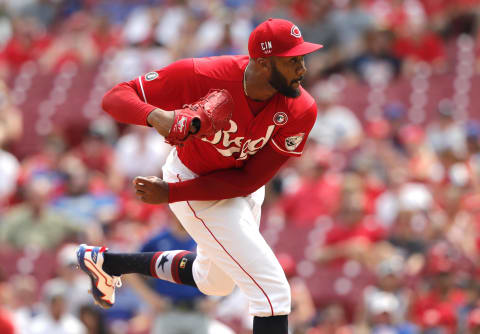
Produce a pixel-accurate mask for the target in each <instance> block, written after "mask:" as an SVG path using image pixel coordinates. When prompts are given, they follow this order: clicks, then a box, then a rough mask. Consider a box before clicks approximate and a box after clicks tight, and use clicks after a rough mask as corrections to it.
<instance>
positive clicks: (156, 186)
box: [134, 106, 316, 204]
mask: <svg viewBox="0 0 480 334" xmlns="http://www.w3.org/2000/svg"><path fill="white" fill-rule="evenodd" d="M312 108H313V107H312ZM308 112H309V116H308V117H307V119H304V120H303V121H307V122H306V123H305V124H304V125H303V131H304V132H303V133H304V134H305V136H304V138H303V139H302V142H300V143H295V150H290V147H289V146H288V144H283V145H286V146H284V149H281V150H279V149H278V147H277V146H278V145H275V144H273V143H272V144H271V145H266V146H264V147H263V148H262V149H261V150H260V151H259V152H257V153H256V154H255V155H253V156H252V157H251V158H250V159H249V160H247V162H246V163H245V165H244V166H243V168H232V169H225V170H219V171H215V172H212V173H210V174H207V175H202V176H199V177H197V178H195V179H191V180H186V181H183V180H181V179H179V182H176V183H167V182H165V181H163V180H162V179H160V178H158V177H154V176H151V177H137V178H135V180H134V187H135V189H136V194H137V196H138V197H139V198H140V199H141V200H142V201H144V202H146V203H151V204H159V203H166V202H168V203H174V202H180V201H189V200H192V201H193V200H198V201H212V200H221V199H227V198H234V197H240V196H246V195H248V194H251V193H252V192H254V191H255V190H257V189H258V188H260V187H261V186H263V185H265V184H266V183H267V182H268V181H269V180H270V179H272V178H273V176H274V175H275V174H276V173H277V171H278V170H279V169H280V168H281V167H282V165H283V164H284V163H285V162H286V161H287V160H288V159H289V157H290V156H292V153H295V152H294V151H296V150H297V149H298V148H300V147H301V148H303V146H304V144H305V143H304V141H305V140H306V139H307V136H308V133H309V132H310V130H311V128H312V127H313V123H314V122H315V116H313V117H311V115H312V113H313V112H315V114H316V106H314V110H313V109H311V110H309V111H308ZM296 131H298V128H297V129H296V130H293V132H296ZM286 138H289V137H286ZM300 154H301V153H300Z"/></svg>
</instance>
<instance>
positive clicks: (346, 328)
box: [307, 304, 355, 334]
mask: <svg viewBox="0 0 480 334" xmlns="http://www.w3.org/2000/svg"><path fill="white" fill-rule="evenodd" d="M353 333H355V331H354V328H353V326H350V325H349V324H348V320H347V318H346V315H345V310H344V309H343V307H342V306H341V305H339V304H332V305H328V306H327V307H325V309H324V310H323V311H322V312H321V313H320V319H319V324H318V325H317V326H315V327H312V328H310V329H309V330H308V331H307V334H353Z"/></svg>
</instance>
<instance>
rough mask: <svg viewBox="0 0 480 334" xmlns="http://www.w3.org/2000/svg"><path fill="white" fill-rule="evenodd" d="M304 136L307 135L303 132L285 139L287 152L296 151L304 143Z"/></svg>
mask: <svg viewBox="0 0 480 334" xmlns="http://www.w3.org/2000/svg"><path fill="white" fill-rule="evenodd" d="M304 135H305V134H304V133H303V132H302V133H299V134H296V135H295V136H291V137H287V138H286V139H285V147H286V148H287V151H294V150H295V149H296V148H297V147H298V145H300V143H301V142H302V140H303V136H304Z"/></svg>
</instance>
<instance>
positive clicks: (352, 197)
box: [315, 173, 386, 267]
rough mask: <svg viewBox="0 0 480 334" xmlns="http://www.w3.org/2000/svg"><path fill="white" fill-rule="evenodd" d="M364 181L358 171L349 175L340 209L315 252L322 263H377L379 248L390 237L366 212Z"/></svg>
mask: <svg viewBox="0 0 480 334" xmlns="http://www.w3.org/2000/svg"><path fill="white" fill-rule="evenodd" d="M363 181H364V180H362V179H361V178H360V177H359V176H358V175H356V174H354V173H350V174H347V175H345V177H344V179H343V184H342V189H341V197H340V205H339V210H338V212H336V214H335V215H334V217H333V220H334V223H333V224H332V225H331V226H330V227H329V228H328V229H327V230H326V232H325V238H324V240H322V243H321V245H320V247H319V248H318V249H317V251H316V253H315V258H316V260H317V261H319V262H320V263H321V264H324V265H327V266H332V267H339V266H342V265H343V264H344V263H345V262H346V261H348V260H356V261H358V262H359V263H360V264H362V265H364V266H366V267H371V266H374V265H376V261H378V259H377V256H378V255H379V254H377V253H376V252H375V247H376V246H377V245H378V244H377V243H379V242H380V241H382V240H383V239H384V238H385V237H386V231H385V229H384V228H383V227H382V226H381V225H380V224H379V223H378V222H377V221H375V219H374V218H373V217H372V216H370V215H368V214H367V212H366V197H365V193H364V190H365V189H364V182H363Z"/></svg>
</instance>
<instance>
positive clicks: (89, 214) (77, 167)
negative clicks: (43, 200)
mask: <svg viewBox="0 0 480 334" xmlns="http://www.w3.org/2000/svg"><path fill="white" fill-rule="evenodd" d="M59 169H60V171H61V172H62V173H63V175H64V178H65V190H64V193H63V194H61V195H60V196H58V197H57V198H56V199H55V200H54V201H53V203H52V206H53V208H54V209H56V210H58V211H59V212H61V213H62V214H64V215H65V216H66V217H67V218H69V219H70V220H72V221H74V222H76V223H77V224H78V226H79V228H85V227H86V226H87V225H88V226H89V227H90V228H89V230H90V231H92V230H94V229H95V226H96V227H97V228H98V227H99V226H98V224H108V223H109V222H110V221H112V220H113V219H114V218H115V217H116V215H117V213H118V212H117V210H118V203H117V200H118V198H117V195H116V194H114V193H112V192H111V191H110V190H108V189H102V188H100V189H98V192H93V191H90V186H92V184H91V183H90V182H91V180H92V179H91V177H90V176H91V175H90V171H89V170H88V168H87V167H86V166H85V164H84V163H83V162H82V161H81V160H79V159H78V158H76V157H74V156H72V155H66V156H64V157H63V158H62V161H61V162H60V166H59Z"/></svg>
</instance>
